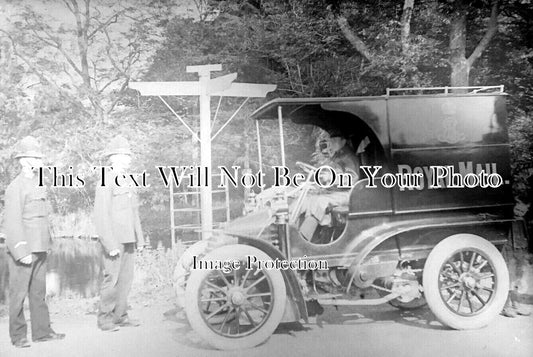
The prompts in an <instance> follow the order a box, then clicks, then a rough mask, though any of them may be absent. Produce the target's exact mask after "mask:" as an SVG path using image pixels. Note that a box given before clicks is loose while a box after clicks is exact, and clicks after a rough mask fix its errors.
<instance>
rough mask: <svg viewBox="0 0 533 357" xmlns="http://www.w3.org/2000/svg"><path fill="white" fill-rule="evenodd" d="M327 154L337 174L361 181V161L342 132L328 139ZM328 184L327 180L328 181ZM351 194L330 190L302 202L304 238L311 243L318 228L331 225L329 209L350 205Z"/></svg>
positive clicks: (310, 196)
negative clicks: (343, 174) (348, 175)
mask: <svg viewBox="0 0 533 357" xmlns="http://www.w3.org/2000/svg"><path fill="white" fill-rule="evenodd" d="M326 151H327V152H326V153H327V154H328V156H329V158H330V159H329V163H328V165H329V166H330V167H331V168H332V169H333V170H334V171H335V172H336V173H337V174H339V173H347V174H350V175H351V176H352V183H353V184H355V182H357V180H358V179H359V160H358V159H357V157H356V155H355V153H354V151H353V150H352V149H351V148H350V147H349V146H348V144H347V141H346V139H345V138H344V137H342V136H341V133H340V132H337V131H333V132H331V133H330V134H329V138H328V139H327V148H326ZM326 182H327V180H326ZM349 195H350V192H349V190H347V189H330V190H326V191H324V190H323V191H321V193H320V194H310V195H308V196H307V197H306V199H305V200H304V201H303V202H302V207H301V209H300V212H302V213H305V218H304V220H303V222H302V224H301V225H300V229H299V230H300V233H301V234H302V236H303V237H304V238H305V239H307V240H309V241H311V240H312V238H313V235H314V234H315V231H316V230H317V228H318V226H327V225H330V224H331V215H330V214H328V213H327V209H328V208H329V207H334V206H343V205H348V202H349V199H350V196H349Z"/></svg>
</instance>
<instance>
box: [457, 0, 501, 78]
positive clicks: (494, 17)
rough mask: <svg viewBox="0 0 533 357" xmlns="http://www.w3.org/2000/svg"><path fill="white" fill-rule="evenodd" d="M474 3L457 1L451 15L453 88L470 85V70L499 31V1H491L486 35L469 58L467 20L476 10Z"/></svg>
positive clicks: (462, 0) (463, 0)
mask: <svg viewBox="0 0 533 357" xmlns="http://www.w3.org/2000/svg"><path fill="white" fill-rule="evenodd" d="M472 3H473V2H468V1H465V0H456V1H454V2H453V3H452V6H453V10H452V13H451V15H450V66H451V74H450V84H451V86H452V87H464V86H468V85H470V69H471V68H472V66H473V65H474V63H475V62H476V61H477V60H478V59H479V58H480V57H481V54H482V53H483V52H484V51H485V50H486V49H487V47H488V45H489V43H490V42H491V40H492V38H493V37H494V35H496V32H497V31H498V0H491V4H490V8H491V9H490V18H489V19H488V22H487V26H486V30H485V33H484V34H483V37H482V38H481V40H480V41H479V42H478V43H477V45H476V46H475V48H474V50H473V51H472V53H471V54H470V55H469V56H468V57H467V55H466V47H467V46H466V45H467V18H468V15H469V14H470V13H472V12H474V10H475V8H474V6H473V5H472ZM477 13H478V12H477Z"/></svg>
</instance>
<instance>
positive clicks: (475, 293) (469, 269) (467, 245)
mask: <svg viewBox="0 0 533 357" xmlns="http://www.w3.org/2000/svg"><path fill="white" fill-rule="evenodd" d="M422 282H423V286H424V296H425V298H426V301H427V303H428V305H429V307H430V309H431V311H432V312H433V313H434V314H435V316H436V317H437V318H438V319H439V321H440V322H442V323H443V324H445V325H447V326H449V327H451V328H454V329H459V330H466V329H476V328H480V327H483V326H486V325H487V324H488V323H489V322H490V321H491V320H492V319H493V318H494V317H496V316H497V315H498V314H499V313H500V312H501V311H502V308H503V306H504V304H505V301H506V299H507V294H508V291H509V273H508V270H507V265H506V264H505V261H504V259H503V257H502V255H501V254H500V252H499V251H498V250H497V249H496V247H495V246H494V245H492V244H491V243H490V242H489V241H487V240H486V239H483V238H481V237H479V236H476V235H473V234H457V235H454V236H451V237H448V238H446V239H444V240H443V241H442V242H440V243H439V244H437V245H436V246H435V248H433V250H432V251H431V253H430V254H429V256H428V258H427V260H426V264H425V266H424V272H423V279H422Z"/></svg>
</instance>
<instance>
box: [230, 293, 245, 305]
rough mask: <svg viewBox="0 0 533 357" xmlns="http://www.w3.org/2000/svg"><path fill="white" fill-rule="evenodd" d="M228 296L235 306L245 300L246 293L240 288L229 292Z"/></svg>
mask: <svg viewBox="0 0 533 357" xmlns="http://www.w3.org/2000/svg"><path fill="white" fill-rule="evenodd" d="M229 297H230V298H229V301H230V302H231V303H232V304H233V305H235V306H241V305H242V304H244V302H245V301H246V294H245V293H244V291H241V290H236V291H232V292H230V294H229Z"/></svg>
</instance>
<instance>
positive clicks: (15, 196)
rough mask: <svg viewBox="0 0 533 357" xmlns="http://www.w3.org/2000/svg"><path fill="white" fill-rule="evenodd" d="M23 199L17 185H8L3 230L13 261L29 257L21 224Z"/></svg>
mask: <svg viewBox="0 0 533 357" xmlns="http://www.w3.org/2000/svg"><path fill="white" fill-rule="evenodd" d="M24 199H25V197H24V193H23V192H22V190H21V189H20V187H19V185H18V184H11V185H9V187H8V188H7V190H6V195H5V204H6V205H5V213H4V228H5V234H6V244H7V248H8V249H9V252H10V253H11V255H12V256H13V258H14V259H15V260H20V259H22V258H24V257H26V256H28V255H31V248H30V244H29V242H28V241H27V240H26V237H25V236H24V226H23V223H22V212H23V210H24Z"/></svg>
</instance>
